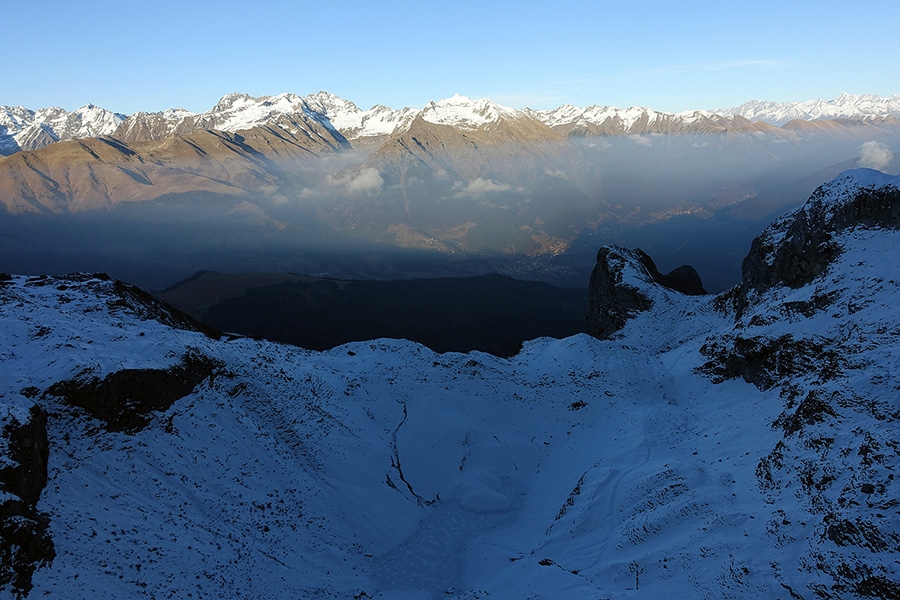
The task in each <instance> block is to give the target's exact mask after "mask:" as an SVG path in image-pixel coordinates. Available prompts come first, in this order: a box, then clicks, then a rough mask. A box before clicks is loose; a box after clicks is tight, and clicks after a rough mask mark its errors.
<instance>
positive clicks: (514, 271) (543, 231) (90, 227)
mask: <svg viewBox="0 0 900 600" xmlns="http://www.w3.org/2000/svg"><path fill="white" fill-rule="evenodd" d="M523 119H524V118H523ZM523 119H519V121H510V120H505V121H504V120H502V119H501V120H499V121H497V122H496V123H494V124H492V125H490V126H488V127H482V128H480V129H466V128H459V127H452V126H449V125H446V124H433V123H428V122H426V121H424V120H422V119H417V120H414V121H413V123H412V125H410V126H409V128H408V129H407V130H405V131H399V130H398V131H397V132H395V133H394V134H393V135H392V136H388V137H386V138H380V139H379V141H378V142H377V143H375V142H371V141H369V142H368V143H361V142H358V141H357V142H355V145H354V143H351V142H349V141H347V140H346V139H345V138H344V137H343V136H342V135H341V134H340V133H338V132H337V131H330V132H329V133H330V134H331V135H332V139H331V140H330V141H329V142H328V143H327V144H324V145H323V144H320V143H318V142H316V143H313V142H315V140H313V142H311V141H310V140H309V139H307V138H304V137H303V136H302V135H301V134H300V133H296V132H295V135H290V134H289V133H288V131H287V130H285V129H279V128H277V127H268V128H256V129H253V130H251V131H249V132H243V133H240V134H228V133H217V132H206V131H198V132H195V133H192V134H190V135H185V136H176V138H167V139H164V140H161V141H160V140H157V141H152V140H151V141H133V142H128V143H125V142H119V141H117V140H115V139H113V138H99V139H91V140H68V141H61V142H57V143H55V144H51V145H49V146H46V147H44V148H41V149H38V150H35V151H31V152H18V153H15V154H12V155H10V156H9V157H6V158H2V159H0V172H2V173H3V179H2V183H3V184H2V186H0V200H2V202H3V204H4V206H5V207H6V213H5V214H3V215H0V271H7V272H21V273H66V272H72V271H105V272H108V273H110V274H111V275H113V276H115V277H117V278H120V279H123V280H125V281H129V282H131V283H134V284H136V285H139V286H142V287H144V288H147V289H152V290H160V289H163V288H165V287H167V286H169V285H171V284H173V283H174V282H176V281H179V280H182V279H185V278H187V277H189V276H190V275H192V274H193V273H195V272H197V271H201V270H209V271H222V272H292V273H298V274H304V275H324V276H328V277H335V278H345V279H402V278H410V277H447V276H470V275H478V274H484V273H490V272H497V273H502V274H506V275H509V276H512V277H515V278H520V279H530V280H539V281H545V282H548V283H552V284H555V285H559V286H563V287H584V286H585V285H586V281H587V277H588V275H589V273H590V270H591V268H592V267H593V264H594V258H595V254H596V251H597V248H599V247H600V246H602V245H604V244H620V245H624V246H627V247H640V248H643V249H644V250H646V251H647V252H648V253H650V254H651V255H652V256H653V257H654V259H655V260H656V261H657V263H658V264H659V266H660V269H661V270H664V271H667V270H669V269H672V268H674V267H677V266H679V265H681V264H691V265H693V266H694V267H695V268H696V269H697V270H698V271H699V273H700V275H701V277H702V278H703V281H704V284H705V285H706V287H707V289H708V290H709V291H711V292H718V291H721V290H724V289H726V288H728V287H730V286H732V285H734V284H735V283H736V282H737V281H738V279H739V276H740V261H741V259H742V258H743V256H744V255H745V254H746V251H747V248H748V247H749V243H750V240H751V239H752V238H753V236H754V235H755V234H756V233H758V232H759V231H760V230H761V229H762V228H764V227H765V226H766V225H767V224H768V223H769V222H771V221H772V220H773V219H774V218H775V217H776V216H778V215H779V214H781V213H783V212H784V211H786V210H788V209H790V208H793V207H795V206H797V205H799V204H800V203H802V202H803V201H804V200H805V199H806V198H807V197H808V196H809V194H810V193H811V192H812V191H813V190H814V189H815V188H816V187H817V186H818V185H820V184H821V183H823V182H824V181H827V180H828V179H830V178H831V177H833V176H834V175H836V174H837V173H838V172H840V171H842V170H844V169H847V168H853V167H858V166H870V167H877V168H880V169H883V170H885V171H886V172H896V171H897V170H898V161H897V160H896V159H894V158H893V152H894V151H895V150H896V149H897V148H900V125H898V124H897V123H896V122H894V121H891V120H887V121H883V122H879V123H873V122H866V121H859V122H836V121H829V122H827V125H828V126H825V125H823V124H820V123H817V122H800V125H797V124H796V122H793V123H794V126H793V127H790V126H783V127H772V126H766V127H752V128H748V129H747V130H745V131H741V130H738V131H734V132H731V131H726V132H713V133H702V134H666V133H654V134H639V135H638V134H635V135H631V134H629V135H592V134H589V133H587V134H581V135H579V134H573V133H570V134H569V135H568V136H564V135H562V134H561V133H559V132H558V131H557V130H555V129H550V128H549V127H547V126H546V125H544V124H543V123H540V122H538V121H536V120H534V122H531V121H524V120H523ZM322 135H323V136H324V135H325V134H322ZM36 174H37V175H36Z"/></svg>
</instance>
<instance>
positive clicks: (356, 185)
mask: <svg viewBox="0 0 900 600" xmlns="http://www.w3.org/2000/svg"><path fill="white" fill-rule="evenodd" d="M328 183H329V184H331V185H334V186H343V187H345V188H346V189H347V191H348V192H351V193H354V194H375V193H377V192H380V191H381V189H382V187H384V179H383V178H382V177H381V173H379V172H378V169H372V168H368V169H363V170H362V171H360V172H359V173H355V174H351V175H345V176H344V177H329V178H328Z"/></svg>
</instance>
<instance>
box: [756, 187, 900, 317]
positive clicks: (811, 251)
mask: <svg viewBox="0 0 900 600" xmlns="http://www.w3.org/2000/svg"><path fill="white" fill-rule="evenodd" d="M865 174H866V171H862V172H861V174H860V176H864V175H865ZM858 226H862V227H884V228H891V229H896V228H898V227H900V189H898V188H897V187H896V186H894V185H885V186H881V187H875V186H864V185H855V179H854V174H853V173H850V174H847V175H845V176H844V177H839V178H837V179H835V180H833V181H831V182H829V183H827V184H825V185H822V186H820V187H819V188H818V189H817V190H816V191H815V192H814V193H813V195H812V196H810V198H809V200H808V201H807V203H806V204H805V205H804V206H803V207H802V208H800V209H798V210H796V211H794V212H792V213H790V214H788V215H786V216H785V217H782V218H781V219H779V220H778V221H776V222H775V223H773V224H772V225H771V226H770V227H769V228H768V229H767V230H766V231H765V232H763V233H762V234H761V235H759V236H757V237H756V238H755V239H754V240H753V243H752V244H751V247H750V252H749V254H748V255H747V257H746V258H745V259H744V261H743V263H742V267H741V268H742V271H743V275H742V282H741V292H742V294H741V295H742V302H741V306H745V305H746V302H747V295H748V294H749V293H751V292H763V291H765V290H768V289H771V288H773V287H776V286H787V287H790V288H798V287H801V286H803V285H806V284H807V283H810V282H811V281H812V280H813V279H815V278H816V276H818V275H819V274H821V273H822V272H823V271H824V270H825V269H826V268H827V267H828V265H829V264H830V263H831V261H833V260H834V259H835V258H837V256H838V255H840V253H841V248H840V246H839V245H838V244H836V243H835V242H834V240H833V236H834V234H835V233H836V232H839V231H843V230H846V229H850V228H853V227H858Z"/></svg>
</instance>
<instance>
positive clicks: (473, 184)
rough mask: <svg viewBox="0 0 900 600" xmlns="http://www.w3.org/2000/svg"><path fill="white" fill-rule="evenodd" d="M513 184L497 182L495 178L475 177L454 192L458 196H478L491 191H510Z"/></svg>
mask: <svg viewBox="0 0 900 600" xmlns="http://www.w3.org/2000/svg"><path fill="white" fill-rule="evenodd" d="M511 189H512V186H510V185H509V184H506V183H497V182H495V181H494V180H493V179H483V178H481V177H479V178H477V179H473V180H472V181H470V182H469V183H467V184H466V187H464V188H463V189H462V190H460V191H459V192H457V193H456V194H454V196H456V197H458V198H462V197H476V196H481V195H483V194H488V193H491V192H508V191H510V190H511Z"/></svg>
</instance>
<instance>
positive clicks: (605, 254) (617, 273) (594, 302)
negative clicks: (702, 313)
mask: <svg viewBox="0 0 900 600" xmlns="http://www.w3.org/2000/svg"><path fill="white" fill-rule="evenodd" d="M627 264H631V265H632V267H633V268H635V269H636V270H637V272H638V273H639V274H640V275H639V277H640V278H641V279H643V280H644V281H645V282H647V283H648V284H654V283H656V284H659V285H661V286H663V287H666V288H668V289H671V290H674V291H676V292H680V293H682V294H688V295H700V294H705V293H706V290H705V289H703V283H702V282H701V280H700V276H699V275H698V274H697V271H696V270H694V268H693V267H691V266H689V265H683V266H681V267H678V268H677V269H675V270H673V271H671V272H670V273H668V274H666V275H663V274H662V273H660V272H659V269H657V268H656V264H655V263H654V262H653V259H651V258H650V256H648V255H647V253H646V252H644V251H643V250H640V249H633V250H630V249H626V248H621V247H618V246H604V247H603V248H601V249H600V251H599V252H598V253H597V264H596V265H595V266H594V270H593V271H592V272H591V280H590V284H589V287H588V301H589V303H590V312H589V313H588V317H587V333H589V334H590V335H593V336H594V337H597V338H600V339H607V338H609V337H611V336H612V335H613V334H615V333H616V332H617V331H619V330H620V329H622V327H624V326H625V323H626V322H627V321H628V319H630V318H632V317H634V316H635V315H636V314H637V313H639V312H643V311H647V310H650V308H651V307H652V306H653V301H652V300H651V299H650V297H649V296H648V295H647V294H646V293H645V292H643V291H642V290H641V289H640V288H639V287H637V286H635V285H632V284H630V283H627V282H625V281H624V279H623V271H624V269H625V268H626V265H627Z"/></svg>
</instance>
